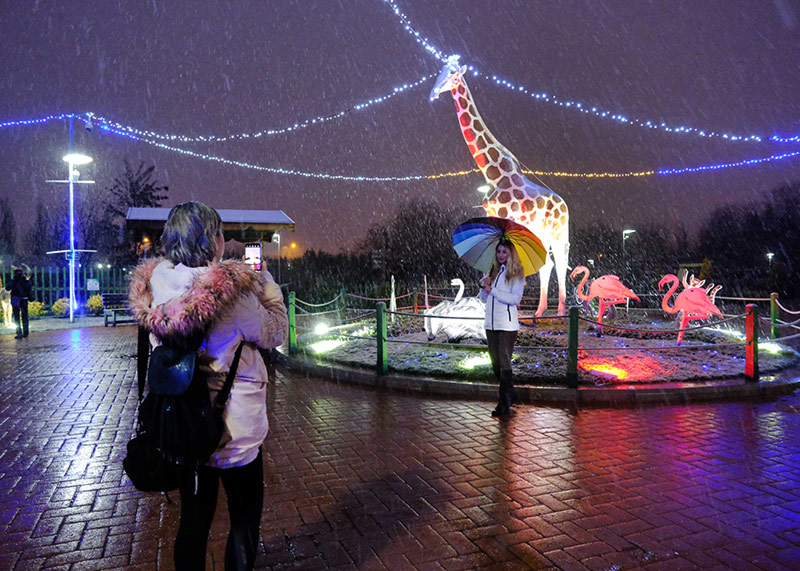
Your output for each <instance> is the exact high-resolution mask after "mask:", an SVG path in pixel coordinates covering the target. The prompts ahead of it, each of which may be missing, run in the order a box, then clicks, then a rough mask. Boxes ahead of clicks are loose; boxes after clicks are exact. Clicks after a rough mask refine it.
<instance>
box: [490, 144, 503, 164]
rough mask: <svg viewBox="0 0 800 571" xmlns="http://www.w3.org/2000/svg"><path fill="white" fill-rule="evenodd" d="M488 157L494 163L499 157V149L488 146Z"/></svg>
mask: <svg viewBox="0 0 800 571" xmlns="http://www.w3.org/2000/svg"><path fill="white" fill-rule="evenodd" d="M489 158H490V159H491V160H492V162H493V163H496V162H497V161H498V160H499V159H500V151H498V150H497V149H496V148H495V147H489Z"/></svg>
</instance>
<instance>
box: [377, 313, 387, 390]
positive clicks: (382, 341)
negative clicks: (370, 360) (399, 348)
mask: <svg viewBox="0 0 800 571" xmlns="http://www.w3.org/2000/svg"><path fill="white" fill-rule="evenodd" d="M376 312H377V313H376V317H377V322H378V324H377V327H376V330H375V338H376V339H377V342H378V362H377V371H378V374H379V375H383V374H384V373H386V370H387V369H388V368H389V357H388V354H387V351H386V303H385V302H383V301H379V302H378V305H377V306H376Z"/></svg>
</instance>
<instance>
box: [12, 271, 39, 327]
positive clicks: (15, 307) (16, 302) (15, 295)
mask: <svg viewBox="0 0 800 571" xmlns="http://www.w3.org/2000/svg"><path fill="white" fill-rule="evenodd" d="M32 289H33V287H32V286H31V281H30V280H29V279H28V277H27V276H26V275H25V274H24V273H23V271H22V268H14V277H13V278H12V279H11V287H10V288H9V290H10V292H11V311H12V312H13V314H14V323H16V324H17V335H16V336H15V339H22V338H24V337H27V336H28V298H29V297H30V296H31V291H32Z"/></svg>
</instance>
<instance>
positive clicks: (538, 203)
mask: <svg viewBox="0 0 800 571" xmlns="http://www.w3.org/2000/svg"><path fill="white" fill-rule="evenodd" d="M536 208H538V209H540V210H541V209H542V208H544V196H539V197H537V198H536Z"/></svg>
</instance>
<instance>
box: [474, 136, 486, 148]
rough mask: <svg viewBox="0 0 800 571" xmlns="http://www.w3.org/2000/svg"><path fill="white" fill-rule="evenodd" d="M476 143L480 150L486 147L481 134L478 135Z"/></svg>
mask: <svg viewBox="0 0 800 571" xmlns="http://www.w3.org/2000/svg"><path fill="white" fill-rule="evenodd" d="M476 144H477V145H478V148H479V149H480V150H483V149H485V148H486V139H484V138H483V137H482V136H481V137H478V141H477V143H476Z"/></svg>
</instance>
